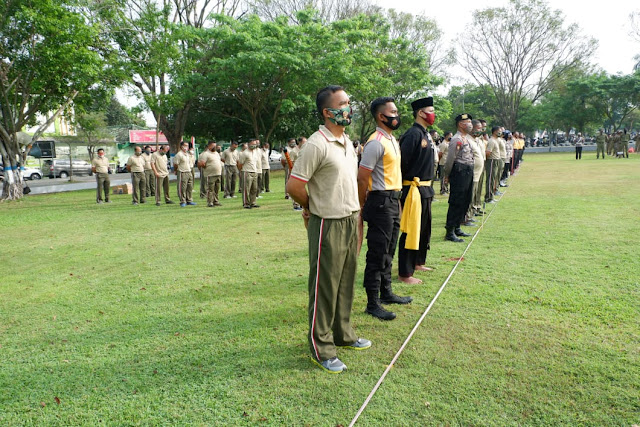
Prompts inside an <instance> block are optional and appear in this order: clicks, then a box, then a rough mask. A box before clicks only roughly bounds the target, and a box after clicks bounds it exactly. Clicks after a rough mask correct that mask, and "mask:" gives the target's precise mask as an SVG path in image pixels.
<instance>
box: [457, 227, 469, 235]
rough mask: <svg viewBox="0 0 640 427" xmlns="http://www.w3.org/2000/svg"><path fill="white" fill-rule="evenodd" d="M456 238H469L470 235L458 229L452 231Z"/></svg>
mask: <svg viewBox="0 0 640 427" xmlns="http://www.w3.org/2000/svg"><path fill="white" fill-rule="evenodd" d="M453 232H454V233H455V235H456V236H461V237H469V236H471V234H467V233H465V232H464V231H462V229H461V228H460V227H458V228H456V229H455V230H454V231H453Z"/></svg>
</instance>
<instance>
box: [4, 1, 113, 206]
mask: <svg viewBox="0 0 640 427" xmlns="http://www.w3.org/2000/svg"><path fill="white" fill-rule="evenodd" d="M84 12H86V10H83V9H82V8H81V7H80V5H79V4H77V3H76V2H74V1H60V0H29V1H26V0H11V1H4V2H2V3H1V4H0V34H2V37H0V155H2V163H3V167H4V171H5V180H4V183H3V198H10V199H13V198H20V197H22V177H21V174H20V172H19V170H18V162H24V156H25V153H26V150H27V148H26V147H24V146H20V144H19V142H18V138H17V132H19V131H20V130H21V129H22V128H23V127H24V126H26V125H32V126H33V125H36V123H37V119H38V118H39V117H44V120H41V121H40V126H39V127H38V128H37V130H36V132H35V134H34V135H33V137H32V141H35V140H36V139H37V138H38V137H39V136H40V135H41V134H42V132H43V131H44V129H45V128H46V127H47V126H48V125H49V124H50V123H51V122H53V120H54V119H55V117H56V116H58V115H59V114H60V113H62V112H63V111H64V110H65V109H66V108H67V107H68V106H69V105H70V104H71V102H72V101H73V100H74V98H75V99H76V101H77V100H80V99H82V98H88V97H87V95H88V93H89V91H90V90H91V89H92V88H94V87H95V86H96V85H97V84H98V83H101V84H104V83H105V81H107V80H108V79H106V77H105V74H104V72H105V63H104V62H103V57H102V55H100V53H99V51H100V49H101V47H102V40H101V39H100V37H99V31H98V28H97V26H95V25H92V24H90V20H89V19H88V16H87V15H86V14H85V13H84Z"/></svg>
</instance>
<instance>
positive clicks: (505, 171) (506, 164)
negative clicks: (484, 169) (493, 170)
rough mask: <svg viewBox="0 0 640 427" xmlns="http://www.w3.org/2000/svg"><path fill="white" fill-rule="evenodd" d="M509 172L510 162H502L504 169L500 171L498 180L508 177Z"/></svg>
mask: <svg viewBox="0 0 640 427" xmlns="http://www.w3.org/2000/svg"><path fill="white" fill-rule="evenodd" d="M512 161H513V160H512ZM510 173H511V162H506V163H505V164H504V170H503V171H502V177H501V178H500V180H501V181H502V180H505V179H507V178H509V174H510Z"/></svg>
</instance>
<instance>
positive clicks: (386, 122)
mask: <svg viewBox="0 0 640 427" xmlns="http://www.w3.org/2000/svg"><path fill="white" fill-rule="evenodd" d="M382 116H383V117H384V118H385V119H387V120H386V121H383V122H382V123H384V125H385V126H386V127H388V128H389V129H391V130H396V129H398V128H399V127H400V125H401V124H402V121H401V120H400V116H387V115H384V114H383V115H382ZM394 120H396V121H397V122H398V124H396V125H395V126H394V125H393V124H392V123H393V121H394Z"/></svg>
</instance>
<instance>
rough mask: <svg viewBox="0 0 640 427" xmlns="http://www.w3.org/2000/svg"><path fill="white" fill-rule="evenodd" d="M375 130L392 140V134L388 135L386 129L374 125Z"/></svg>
mask: <svg viewBox="0 0 640 427" xmlns="http://www.w3.org/2000/svg"><path fill="white" fill-rule="evenodd" d="M376 132H380V133H381V134H383V135H384V136H385V138H387V139H391V140H393V139H394V138H393V135H389V134H388V133H387V131H385V130H384V129H382V128H381V127H380V126H376Z"/></svg>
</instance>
